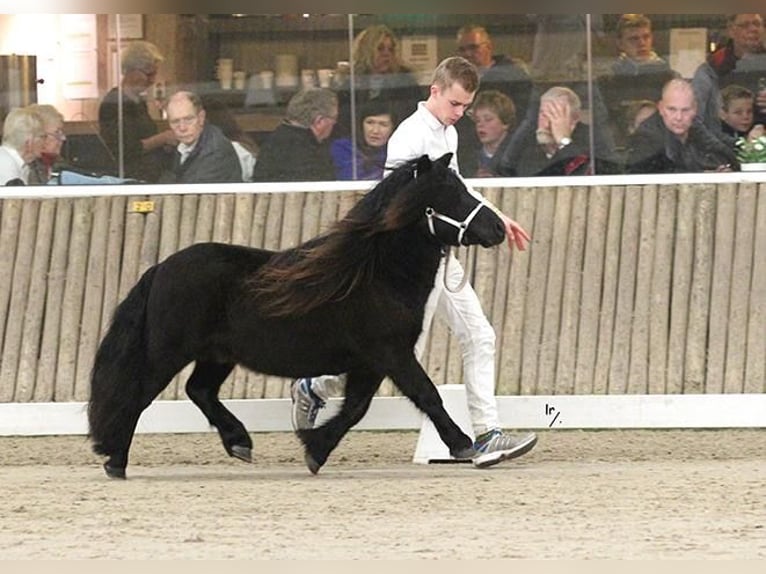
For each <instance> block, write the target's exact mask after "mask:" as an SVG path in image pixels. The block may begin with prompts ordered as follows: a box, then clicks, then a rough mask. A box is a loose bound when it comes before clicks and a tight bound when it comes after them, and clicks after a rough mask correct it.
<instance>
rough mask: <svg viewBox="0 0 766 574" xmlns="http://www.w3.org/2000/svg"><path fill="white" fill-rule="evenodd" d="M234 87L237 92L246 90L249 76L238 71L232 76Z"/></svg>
mask: <svg viewBox="0 0 766 574" xmlns="http://www.w3.org/2000/svg"><path fill="white" fill-rule="evenodd" d="M232 77H233V79H234V80H233V85H234V89H235V90H244V89H245V83H246V82H247V74H246V73H245V72H243V71H241V70H237V71H236V72H234V74H232Z"/></svg>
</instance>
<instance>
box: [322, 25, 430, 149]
mask: <svg viewBox="0 0 766 574" xmlns="http://www.w3.org/2000/svg"><path fill="white" fill-rule="evenodd" d="M352 57H353V62H352V66H353V68H354V86H353V90H352V87H351V86H350V82H349V78H344V79H342V80H341V82H340V84H339V85H337V86H336V90H337V92H338V100H339V109H340V114H339V118H338V124H337V125H336V127H335V131H334V132H333V139H335V138H339V137H348V136H349V134H350V131H351V124H352V122H353V121H354V120H353V118H351V97H352V94H353V97H355V101H356V107H357V108H360V107H361V106H362V105H363V104H364V103H366V102H369V101H372V100H375V99H378V98H382V99H384V100H385V101H386V102H387V103H388V105H389V106H390V107H391V110H392V112H393V113H394V115H395V116H396V117H400V118H403V117H407V116H408V115H410V114H411V113H412V112H413V111H415V108H416V107H417V104H418V102H419V101H420V100H424V99H425V97H426V90H425V89H424V88H422V87H421V86H420V85H419V84H418V82H417V79H416V78H415V75H414V74H413V73H412V70H411V68H410V67H409V66H407V65H406V64H405V63H404V62H403V61H402V58H401V54H400V52H399V41H398V39H397V37H396V36H395V35H394V32H393V31H392V30H391V29H390V28H389V27H388V26H386V25H384V24H376V25H373V26H369V27H367V28H365V29H364V30H362V31H361V32H360V33H359V34H358V35H357V36H356V38H355V39H354V45H353V52H352Z"/></svg>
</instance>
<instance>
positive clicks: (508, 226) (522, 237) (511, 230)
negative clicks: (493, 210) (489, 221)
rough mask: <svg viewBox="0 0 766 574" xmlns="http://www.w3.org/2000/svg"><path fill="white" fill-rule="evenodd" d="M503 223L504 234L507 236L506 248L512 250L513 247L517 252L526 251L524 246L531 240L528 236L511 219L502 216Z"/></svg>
mask: <svg viewBox="0 0 766 574" xmlns="http://www.w3.org/2000/svg"><path fill="white" fill-rule="evenodd" d="M502 220H503V223H504V224H505V234H506V235H507V236H508V247H510V248H511V249H513V246H514V245H515V246H516V248H517V249H518V250H519V251H524V249H526V244H527V242H529V241H530V240H531V239H532V238H531V237H530V236H529V233H527V232H526V231H525V230H524V228H523V227H522V226H521V225H519V224H518V223H516V222H515V221H514V220H513V219H511V218H510V217H508V216H507V215H505V214H503V216H502Z"/></svg>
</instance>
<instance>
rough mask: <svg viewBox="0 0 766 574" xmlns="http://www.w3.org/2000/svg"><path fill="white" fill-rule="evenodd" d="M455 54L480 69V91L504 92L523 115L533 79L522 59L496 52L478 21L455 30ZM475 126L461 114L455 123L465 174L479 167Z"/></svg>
mask: <svg viewBox="0 0 766 574" xmlns="http://www.w3.org/2000/svg"><path fill="white" fill-rule="evenodd" d="M457 53H458V55H460V56H462V57H464V58H465V59H466V60H468V61H469V62H471V63H472V64H473V65H474V66H476V68H477V70H478V71H479V78H480V80H481V81H480V84H479V94H480V93H481V92H483V91H484V90H497V91H499V92H502V93H504V94H505V95H506V96H508V97H509V98H510V99H511V100H512V102H513V105H514V106H515V108H516V114H517V115H518V117H521V118H523V117H524V115H525V114H526V111H527V104H528V103H529V94H530V92H531V90H532V79H531V78H530V76H529V71H528V69H527V66H526V64H525V63H524V62H523V61H522V60H520V59H518V58H512V57H510V56H506V55H503V54H496V53H495V46H494V44H493V42H492V38H491V36H490V35H489V33H488V32H487V30H486V28H484V27H483V26H479V25H477V24H466V25H465V26H463V27H461V28H460V29H459V30H458V31H457ZM475 127H476V126H475V125H474V124H473V122H472V121H471V119H470V118H469V117H467V116H463V117H462V118H460V120H459V121H458V122H457V123H456V124H455V128H456V129H457V131H458V137H459V138H460V146H459V147H458V163H459V164H460V170H461V171H462V172H463V174H465V175H466V176H470V175H472V174H475V173H477V171H478V169H479V166H478V165H477V164H476V161H477V159H478V156H477V155H476V153H475V151H476V149H478V148H479V147H480V146H481V145H482V144H481V142H479V140H478V139H477V138H476V129H475Z"/></svg>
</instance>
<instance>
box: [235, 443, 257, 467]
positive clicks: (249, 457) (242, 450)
mask: <svg viewBox="0 0 766 574" xmlns="http://www.w3.org/2000/svg"><path fill="white" fill-rule="evenodd" d="M231 456H234V457H236V458H238V459H239V460H244V461H245V462H249V463H252V462H253V451H252V450H251V449H250V448H248V447H246V446H240V445H237V444H235V445H234V446H233V447H231Z"/></svg>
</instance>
